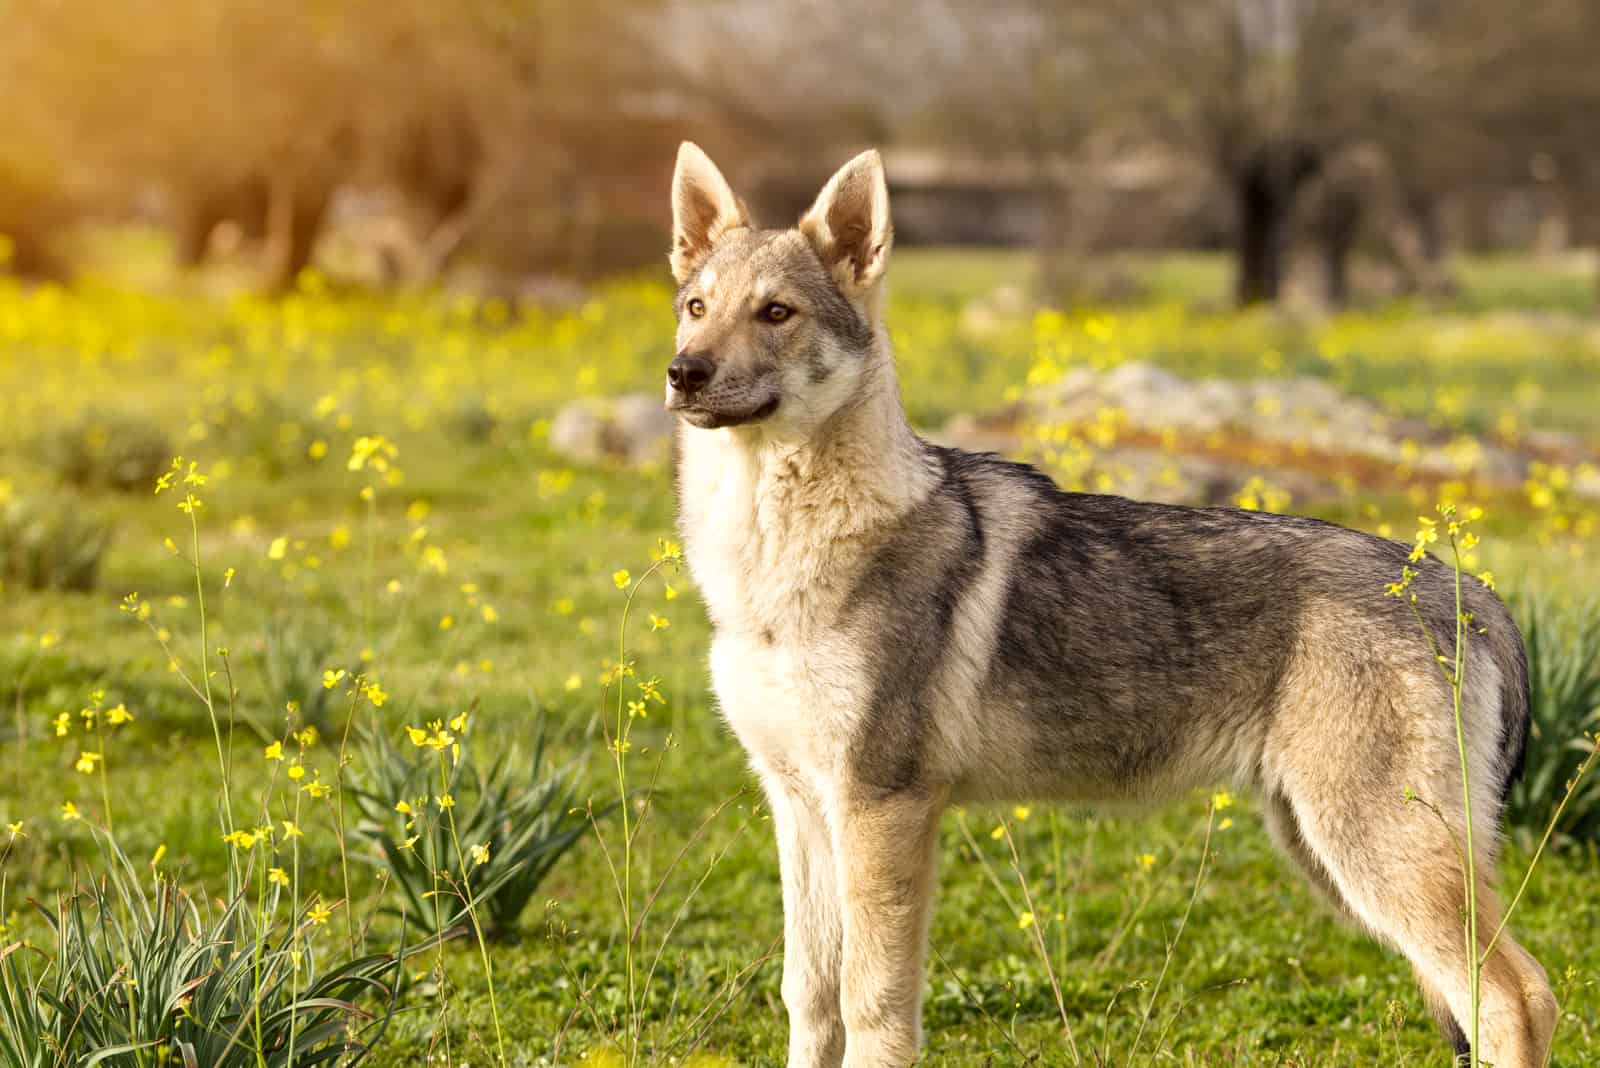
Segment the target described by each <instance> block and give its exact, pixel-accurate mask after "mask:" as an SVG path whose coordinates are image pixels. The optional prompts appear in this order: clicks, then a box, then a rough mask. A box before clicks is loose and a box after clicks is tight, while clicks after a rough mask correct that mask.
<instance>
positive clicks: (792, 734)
mask: <svg viewBox="0 0 1600 1068" xmlns="http://www.w3.org/2000/svg"><path fill="white" fill-rule="evenodd" d="M711 676H712V682H713V685H714V686H715V688H716V692H717V699H718V701H719V702H720V703H721V706H722V713H723V716H724V717H725V718H726V719H727V721H728V725H729V726H730V727H732V728H733V731H734V733H735V734H736V735H737V736H738V738H739V741H740V743H741V744H743V745H744V747H745V749H746V750H747V751H748V752H749V753H750V755H751V757H752V758H753V759H754V760H755V761H756V762H757V764H758V765H759V766H760V767H761V768H762V769H763V770H765V771H771V772H777V773H780V774H783V773H791V772H797V773H800V774H802V775H804V776H806V777H807V778H814V777H817V776H821V777H824V778H831V777H832V776H833V775H834V774H835V773H836V771H837V769H838V767H839V765H840V762H841V761H842V760H843V759H844V755H845V751H846V750H847V748H848V746H849V743H850V738H851V735H852V732H853V731H854V729H855V725H856V724H855V715H854V714H853V710H854V709H857V708H861V707H863V703H864V697H865V695H864V694H863V693H862V672H861V665H860V663H859V658H858V656H857V655H856V654H855V653H854V652H853V651H851V650H850V649H847V648H845V647H844V643H842V642H840V641H837V640H833V639H832V638H829V639H824V640H821V641H817V642H813V643H811V644H810V645H808V646H806V647H804V648H801V647H800V646H799V644H798V643H797V642H792V641H781V640H779V641H768V640H766V639H765V638H764V636H762V635H756V634H743V633H740V632H737V631H734V632H726V633H719V634H718V635H717V637H716V639H715V640H714V641H713V642H712V645H711Z"/></svg>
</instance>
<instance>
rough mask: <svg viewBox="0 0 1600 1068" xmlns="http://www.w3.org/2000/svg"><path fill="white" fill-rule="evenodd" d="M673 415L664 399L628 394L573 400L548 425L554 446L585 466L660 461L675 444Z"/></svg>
mask: <svg viewBox="0 0 1600 1068" xmlns="http://www.w3.org/2000/svg"><path fill="white" fill-rule="evenodd" d="M672 422H673V421H672V417H671V416H670V415H668V414H667V413H666V411H665V410H663V408H662V406H661V399H660V398H659V397H652V396H650V395H648V394H644V393H628V394H624V395H623V396H621V397H617V398H614V399H612V400H600V399H596V398H591V397H584V398H580V399H578V400H574V401H571V402H569V403H568V404H567V405H566V406H565V407H563V408H562V409H561V411H560V412H559V413H557V414H556V417H555V419H554V420H552V421H551V423H550V447H551V448H552V449H554V450H555V451H556V452H559V453H560V454H561V455H563V456H567V457H570V458H571V459H574V460H578V461H580V462H582V463H599V462H601V461H606V460H609V461H616V462H622V463H628V464H632V465H634V466H636V467H645V466H649V465H651V464H656V463H661V462H663V461H664V460H665V459H666V457H667V453H668V450H669V448H670V443H671V440H672Z"/></svg>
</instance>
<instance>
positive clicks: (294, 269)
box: [268, 183, 332, 292]
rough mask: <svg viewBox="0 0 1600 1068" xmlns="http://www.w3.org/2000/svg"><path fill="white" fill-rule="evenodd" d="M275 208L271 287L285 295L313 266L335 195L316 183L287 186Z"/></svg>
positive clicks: (283, 188) (283, 189) (280, 193)
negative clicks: (302, 273) (319, 237)
mask: <svg viewBox="0 0 1600 1068" xmlns="http://www.w3.org/2000/svg"><path fill="white" fill-rule="evenodd" d="M276 199H277V200H278V203H276V204H274V205H273V209H274V210H273V229H274V231H275V233H274V235H273V244H274V245H275V246H276V248H275V250H274V251H275V252H276V256H275V258H274V263H273V269H272V276H271V278H270V280H269V283H268V284H269V286H270V287H271V288H272V289H273V290H274V291H276V292H283V291H285V290H288V289H291V288H293V286H294V283H295V280H296V279H297V278H299V277H300V272H301V271H304V270H305V269H306V268H307V267H309V266H311V258H312V256H313V255H314V254H315V253H316V248H317V237H318V236H319V235H320V234H321V232H322V224H323V222H324V221H326V219H327V216H328V204H329V201H330V200H331V199H332V191H331V190H329V189H326V188H323V187H322V186H321V185H318V184H316V183H306V184H303V185H300V186H293V185H287V184H286V185H284V186H281V187H280V189H279V191H278V197H277V198H276Z"/></svg>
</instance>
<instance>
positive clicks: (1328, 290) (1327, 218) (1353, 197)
mask: <svg viewBox="0 0 1600 1068" xmlns="http://www.w3.org/2000/svg"><path fill="white" fill-rule="evenodd" d="M1323 213H1324V217H1323V219H1322V235H1321V236H1322V276H1323V285H1324V287H1325V289H1324V296H1325V297H1326V299H1327V302H1328V307H1330V308H1343V307H1344V306H1345V305H1346V304H1348V303H1349V302H1350V254H1351V253H1352V252H1353V251H1355V247H1356V241H1357V239H1358V238H1359V237H1360V236H1361V213H1362V201H1361V196H1360V194H1359V192H1358V191H1356V190H1347V189H1334V190H1329V192H1328V194H1327V199H1326V202H1325V203H1324V204H1323Z"/></svg>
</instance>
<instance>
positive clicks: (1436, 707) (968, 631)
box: [666, 144, 1557, 1068]
mask: <svg viewBox="0 0 1600 1068" xmlns="http://www.w3.org/2000/svg"><path fill="white" fill-rule="evenodd" d="M672 207H673V220H674V235H673V249H672V253H671V263H672V271H673V274H674V276H675V277H676V279H677V282H678V287H679V288H678V293H677V298H676V302H675V303H676V309H677V313H678V332H677V349H676V356H675V357H674V358H673V360H672V361H671V363H670V365H669V366H668V368H667V388H666V403H667V407H668V408H669V409H670V410H671V411H673V412H674V413H676V414H677V416H678V420H679V427H678V433H677V440H676V449H677V482H678V505H679V515H680V523H681V526H682V533H683V538H684V544H685V548H686V551H687V555H688V560H689V565H690V568H691V570H692V572H693V574H694V577H695V580H696V581H697V582H698V584H699V585H700V587H701V590H702V591H703V595H704V597H705V601H706V606H707V608H708V610H709V612H710V615H711V620H712V622H713V624H714V626H715V630H716V637H715V640H714V642H713V643H712V648H711V671H712V677H713V682H714V686H715V690H716V694H717V697H718V699H719V701H720V703H721V706H722V710H723V714H724V715H725V716H726V717H727V720H728V723H729V724H730V725H731V726H732V728H733V730H734V732H735V733H736V734H737V735H738V737H739V740H740V741H741V742H742V743H743V745H744V747H745V749H746V750H748V752H749V755H750V760H751V762H752V764H753V765H754V766H755V768H756V771H757V772H758V773H759V775H760V777H761V781H762V783H763V785H764V786H765V789H766V793H767V796H768V799H769V802H770V805H771V809H772V816H773V824H774V826H775V828H776V832H777V838H778V851H779V856H780V860H781V865H782V871H783V903H784V946H785V948H784V966H783V1000H784V1004H785V1006H786V1007H787V1008H788V1013H789V1065H790V1066H791V1068H801V1066H811V1065H838V1064H841V1063H843V1064H845V1065H849V1066H852V1068H865V1066H868V1065H871V1066H880V1065H904V1064H908V1063H910V1062H912V1061H913V1060H915V1059H916V1057H917V1050H918V1045H919V1042H920V1038H921V1026H920V1019H919V1017H920V1006H921V995H922V981H923V954H924V951H925V947H926V942H927V929H928V915H929V911H930V898H931V896H932V893H933V888H934V861H935V856H934V855H935V848H936V844H937V840H938V829H939V818H940V813H941V811H942V810H943V809H944V808H945V806H946V805H948V804H950V803H952V802H967V801H999V800H1022V799H1056V800H1063V801H1068V802H1096V801H1100V802H1104V801H1128V800H1135V801H1148V800H1159V799H1162V798H1170V797H1174V796H1179V795H1182V794H1184V793H1185V792H1186V791H1189V790H1192V789H1194V788H1196V787H1200V786H1205V785H1210V784H1215V783H1217V782H1221V781H1229V782H1233V783H1235V784H1238V785H1239V786H1241V787H1250V788H1253V789H1255V790H1256V791H1258V793H1259V795H1260V796H1261V798H1262V803H1263V807H1264V809H1265V813H1266V821H1267V825H1268V828H1269V829H1270V831H1271V832H1272V836H1273V838H1274V839H1275V840H1276V841H1277V843H1278V845H1279V846H1281V847H1282V849H1283V852H1284V853H1285V855H1286V856H1287V857H1288V858H1289V859H1290V861H1292V862H1293V863H1294V865H1295V866H1297V867H1298V868H1299V869H1300V870H1301V872H1302V873H1304V875H1305V877H1306V879H1307V880H1308V881H1309V882H1310V883H1311V884H1312V886H1314V887H1315V888H1316V889H1317V890H1318V891H1319V892H1320V893H1321V895H1322V896H1324V897H1326V898H1327V899H1328V900H1329V901H1330V902H1331V903H1332V905H1333V906H1334V908H1336V909H1337V910H1338V911H1339V912H1340V913H1342V914H1343V915H1344V916H1345V917H1346V918H1348V919H1349V920H1350V921H1352V922H1354V923H1356V924H1359V925H1360V926H1361V927H1363V928H1365V929H1366V930H1368V931H1370V932H1371V933H1372V934H1374V935H1375V936H1377V937H1378V938H1381V939H1383V940H1384V941H1385V942H1387V943H1389V944H1391V945H1393V946H1394V947H1396V948H1397V949H1399V950H1400V952H1402V953H1404V954H1405V955H1406V957H1407V958H1409V960H1410V961H1411V964H1412V965H1413V967H1414V969H1415V971H1416V974H1417V978H1418V980H1419V982H1420V983H1421V985H1422V989H1423V991H1424V994H1425V996H1426V999H1427V1001H1428V1003H1429V1005H1430V1008H1431V1009H1432V1010H1433V1012H1434V1013H1435V1015H1436V1016H1437V1017H1438V1018H1439V1020H1440V1023H1441V1025H1442V1026H1443V1028H1444V1030H1445V1032H1446V1035H1447V1036H1448V1037H1449V1038H1450V1039H1451V1040H1452V1041H1453V1042H1454V1043H1455V1045H1456V1047H1457V1049H1458V1051H1459V1050H1461V1049H1462V1048H1463V1047H1464V1045H1465V1039H1464V1037H1463V1036H1464V1031H1465V1026H1466V1022H1467V1020H1468V1012H1469V995H1468V980H1467V963H1466V961H1467V958H1466V954H1465V945H1464V943H1465V939H1464V937H1463V923H1462V917H1463V913H1464V897H1465V895H1464V889H1465V885H1464V873H1463V872H1462V870H1461V864H1460V862H1459V857H1460V854H1459V853H1458V849H1457V845H1456V843H1457V842H1458V841H1464V840H1465V834H1464V831H1465V819H1464V817H1463V816H1462V812H1463V805H1462V803H1461V775H1460V770H1459V763H1458V754H1457V750H1456V739H1455V728H1454V717H1453V713H1452V702H1451V694H1450V690H1449V687H1448V685H1447V684H1446V683H1445V681H1444V680H1443V679H1442V678H1441V676H1440V672H1439V671H1438V669H1437V667H1436V665H1435V663H1434V660H1433V655H1432V654H1431V653H1430V651H1429V649H1428V647H1427V644H1426V642H1425V640H1424V638H1423V636H1422V634H1421V633H1420V630H1419V628H1418V626H1417V623H1416V620H1415V618H1414V617H1413V616H1412V615H1411V609H1410V607H1409V606H1408V605H1406V604H1403V603H1402V602H1400V601H1399V600H1398V599H1396V598H1393V597H1386V596H1384V591H1383V585H1384V580H1385V579H1388V578H1392V577H1394V576H1395V575H1396V573H1397V572H1399V570H1400V568H1401V565H1402V564H1403V563H1404V562H1405V561H1406V556H1407V548H1406V547H1405V546H1402V545H1399V544H1397V543H1394V542H1390V541H1385V540H1382V539H1379V538H1375V537H1370V536H1368V535H1366V534H1361V533H1357V532H1355V531H1350V530H1345V529H1343V528H1341V527H1337V526H1332V525H1330V524H1327V523H1322V522H1317V521H1315V520H1311V519H1302V518H1294V517H1289V516H1279V515H1269V514H1262V513H1258V512H1245V511H1236V510H1233V509H1227V508H1206V509H1193V508H1177V507H1170V506H1164V505H1157V504H1144V503H1139V502H1135V501H1129V500H1124V499H1122V498H1118V497H1103V496H1093V495H1088V494H1080V493H1063V492H1061V491H1060V490H1058V489H1057V488H1056V487H1055V486H1054V485H1053V484H1052V483H1051V481H1050V479H1049V478H1047V477H1046V476H1045V475H1043V474H1041V473H1040V472H1038V471H1037V470H1034V469H1033V468H1030V467H1026V466H1023V465H1020V464H1016V463H1008V462H1006V461H1004V460H1001V459H998V458H996V457H994V456H992V455H975V454H971V453H965V452H961V451H958V450H955V449H947V448H940V447H938V446H935V445H931V444H929V443H928V442H925V441H923V440H921V439H920V438H918V437H917V435H916V434H915V433H913V432H912V430H911V428H910V426H909V425H908V424H907V422H906V417H905V414H904V411H903V409H902V408H901V404H900V395H899V386H898V383H897V380H896V377H895V367H894V360H893V357H892V355H891V352H890V348H889V337H888V333H887V331H886V330H885V329H884V325H883V305H884V297H883V276H884V270H885V268H886V267H887V265H888V260H889V246H890V233H891V231H890V224H889V197H888V190H887V187H886V185H885V183H884V176H883V167H882V164H881V162H880V160H879V157H878V154H877V153H876V152H867V153H864V154H862V155H860V156H857V157H856V158H855V159H853V160H851V161H850V162H849V163H848V164H846V165H845V166H844V167H843V168H842V169H841V170H840V171H839V172H838V173H837V174H835V175H834V176H833V178H832V179H830V180H829V182H828V183H827V185H826V186H825V187H824V188H823V190H822V193H821V194H820V195H819V196H818V198H817V201H816V203H815V205H813V207H812V208H811V209H810V210H809V211H808V212H807V213H806V214H805V216H804V217H803V218H801V220H800V223H799V225H798V227H796V228H794V229H788V230H761V229H757V228H756V226H755V225H754V224H753V223H752V222H751V219H750V216H749V213H748V212H747V211H746V209H745V206H744V204H743V203H742V202H741V201H740V200H739V199H738V198H737V197H736V196H735V195H734V193H733V191H732V190H731V189H730V188H729V186H728V183H727V181H726V180H725V179H724V178H723V176H722V174H721V172H719V171H718V170H717V168H716V166H715V165H714V164H713V163H712V162H711V160H710V159H708V158H707V157H706V155H705V154H704V153H703V152H701V151H700V149H699V148H697V147H695V146H694V145H692V144H684V145H683V146H682V148H681V149H680V151H679V154H678V163H677V173H676V175H675V176H674V179H673V190H672ZM1417 566H1418V569H1419V571H1420V577H1419V578H1418V579H1417V580H1416V582H1415V583H1414V584H1413V587H1412V588H1413V589H1414V590H1415V591H1416V592H1417V594H1418V599H1419V607H1420V609H1421V611H1422V615H1423V618H1424V619H1425V620H1426V621H1427V623H1428V625H1429V627H1430V628H1431V629H1432V631H1433V633H1434V634H1435V635H1436V636H1440V637H1441V638H1442V639H1443V651H1444V652H1445V653H1446V654H1447V655H1449V654H1450V652H1451V649H1452V648H1453V646H1452V645H1451V641H1450V640H1451V638H1452V636H1453V635H1454V633H1455V625H1454V622H1455V606H1454V601H1453V594H1452V585H1451V582H1450V581H1449V577H1450V576H1449V571H1448V569H1446V568H1445V567H1444V566H1443V565H1441V564H1439V563H1438V562H1436V561H1434V560H1432V559H1427V560H1425V561H1424V562H1423V563H1421V564H1419V565H1417ZM1467 585H1468V587H1469V588H1467V589H1466V590H1465V591H1464V597H1465V599H1466V607H1467V609H1468V610H1470V611H1471V612H1473V613H1474V614H1475V615H1476V618H1477V623H1478V625H1480V626H1482V627H1484V628H1485V633H1484V635H1483V636H1482V637H1477V638H1475V640H1474V642H1473V643H1472V645H1471V646H1470V647H1469V650H1468V665H1467V670H1466V672H1465V684H1466V692H1465V695H1464V706H1465V707H1464V710H1463V716H1464V719H1465V737H1466V745H1467V751H1468V764H1469V767H1470V781H1471V789H1472V798H1473V810H1474V819H1473V822H1474V825H1475V826H1474V827H1473V832H1474V841H1475V842H1476V843H1477V845H1478V854H1479V855H1478V856H1477V861H1476V862H1477V870H1478V872H1479V873H1489V872H1492V871H1493V870H1494V857H1495V843H1496V840H1497V831H1498V827H1499V822H1500V821H1499V814H1500V808H1501V802H1502V799H1503V798H1504V796H1505V792H1506V789H1507V786H1508V784H1509V782H1510V780H1511V778H1512V776H1513V775H1514V774H1515V773H1516V771H1517V768H1518V766H1519V764H1520V763H1521V750H1522V747H1523V742H1524V739H1525V737H1526V732H1527V724H1528V695H1527V685H1528V683H1527V668H1526V663H1525V658H1524V653H1523V648H1522V641H1521V638H1520V636H1519V635H1518V633H1517V630H1516V626H1515V624H1514V623H1513V622H1512V620H1511V618H1510V615H1509V614H1508V613H1507V612H1506V610H1505V608H1504V607H1503V606H1502V605H1501V603H1500V601H1499V600H1498V599H1497V598H1496V597H1495V596H1494V595H1493V594H1492V593H1491V592H1490V591H1489V590H1488V589H1486V588H1484V587H1483V586H1481V585H1479V584H1478V583H1476V582H1469V583H1467ZM1408 787H1409V788H1411V789H1412V790H1414V791H1415V793H1416V794H1417V795H1418V796H1420V797H1422V798H1423V799H1425V800H1427V801H1429V802H1430V803H1431V804H1432V805H1434V806H1436V807H1437V809H1438V810H1439V812H1441V813H1443V815H1444V818H1445V820H1451V821H1454V825H1453V826H1449V827H1447V826H1445V825H1444V824H1443V823H1442V822H1441V821H1440V819H1439V818H1438V817H1437V816H1436V815H1434V814H1433V813H1432V812H1430V811H1429V810H1428V809H1427V808H1426V807H1425V806H1422V805H1416V804H1407V803H1406V801H1405V797H1404V792H1405V790H1406V789H1407V788H1408ZM1480 878H1481V874H1480ZM1478 901H1479V908H1480V909H1481V913H1480V916H1481V918H1480V920H1479V930H1480V931H1481V932H1483V935H1482V937H1483V939H1484V940H1485V941H1487V938H1488V936H1489V934H1490V933H1492V932H1493V931H1494V929H1495V927H1496V925H1497V923H1498V919H1499V910H1498V906H1497V904H1496V899H1495V897H1494V895H1493V893H1492V892H1491V890H1490V887H1489V886H1488V885H1487V884H1486V883H1485V885H1482V886H1480V887H1479V888H1478ZM1556 1015H1557V1009H1556V1003H1555V1000H1554V998H1553V997H1552V996H1551V993H1550V988H1549V985H1548V982H1547V980H1546V977H1545V972H1544V969H1543V968H1541V967H1540V965H1539V964H1538V962H1537V961H1535V960H1534V959H1533V957H1532V956H1530V955H1529V954H1528V953H1527V951H1526V950H1524V949H1523V948H1522V947H1521V946H1519V945H1518V944H1517V943H1515V942H1514V941H1512V940H1511V939H1510V938H1509V937H1507V936H1505V935H1502V936H1501V938H1500V940H1499V941H1498V943H1496V945H1495V947H1494V952H1493V955H1492V956H1491V957H1490V958H1489V960H1488V961H1487V962H1486V965H1485V970H1484V974H1483V988H1482V1013H1481V1032H1482V1042H1483V1047H1484V1048H1483V1050H1482V1052H1483V1054H1484V1056H1485V1059H1486V1060H1488V1061H1492V1062H1493V1063H1494V1065H1495V1066H1496V1068H1536V1066H1538V1065H1540V1064H1541V1063H1542V1060H1543V1057H1544V1054H1545V1050H1546V1048H1547V1047H1548V1045H1549V1042H1550V1038H1551V1034H1552V1032H1553V1031H1554V1028H1555V1023H1556Z"/></svg>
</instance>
